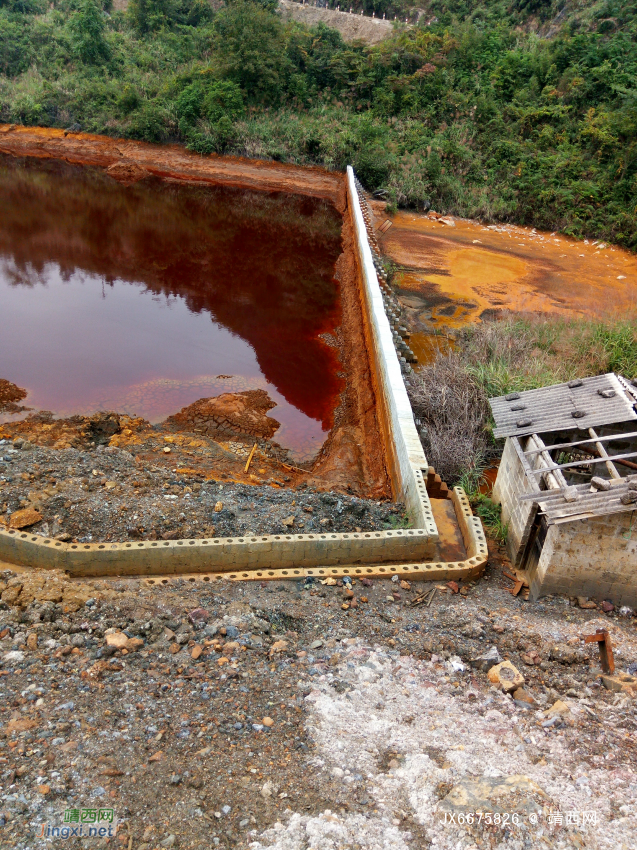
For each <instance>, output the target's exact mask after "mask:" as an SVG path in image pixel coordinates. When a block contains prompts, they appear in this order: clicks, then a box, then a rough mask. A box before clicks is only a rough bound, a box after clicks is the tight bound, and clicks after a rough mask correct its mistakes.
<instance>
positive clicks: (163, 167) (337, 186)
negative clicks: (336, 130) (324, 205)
mask: <svg viewBox="0 0 637 850" xmlns="http://www.w3.org/2000/svg"><path fill="white" fill-rule="evenodd" d="M0 152H1V153H7V154H12V155H13V156H35V157H40V158H42V159H51V158H52V159H63V160H66V161H67V162H70V163H77V164H78V165H96V166H99V167H100V168H105V169H106V170H107V172H108V173H109V174H110V176H111V177H113V178H115V179H116V180H119V181H120V182H122V183H127V184H130V183H136V182H138V181H139V180H142V179H144V178H145V177H148V176H149V175H153V176H154V177H161V178H163V179H172V180H179V181H182V180H183V181H185V182H187V183H190V184H192V183H203V184H214V185H217V186H219V185H222V186H232V187H235V188H240V189H257V190H259V191H273V192H288V193H291V194H300V195H309V196H311V197H315V198H323V199H325V200H328V201H331V202H332V203H333V204H334V205H335V206H336V207H337V209H338V210H339V211H340V212H342V211H343V210H344V208H345V204H346V194H347V191H346V184H345V180H344V179H343V175H342V174H337V173H332V172H330V171H325V170H324V169H322V168H301V167H300V166H295V165H282V164H281V163H278V162H263V161H260V160H250V159H242V158H240V157H230V156H223V157H222V156H214V155H211V156H200V155H199V154H195V153H191V152H190V151H187V150H186V149H185V148H184V147H182V146H180V145H161V146H160V145H151V144H147V143H146V142H134V141H130V140H127V139H110V138H108V137H107V136H94V135H91V134H89V133H67V132H66V131H65V130H57V129H54V128H50V127H20V126H16V125H15V124H0Z"/></svg>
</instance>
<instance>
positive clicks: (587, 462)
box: [530, 449, 637, 475]
mask: <svg viewBox="0 0 637 850" xmlns="http://www.w3.org/2000/svg"><path fill="white" fill-rule="evenodd" d="M542 451H544V449H543V450H542ZM628 457H637V452H628V453H627V454H624V455H610V459H611V460H612V461H618V460H624V458H628ZM593 463H606V458H603V457H598V458H594V457H593V458H588V459H587V460H577V461H573V462H572V463H556V464H555V465H554V466H550V467H547V468H546V469H531V470H530V472H531V474H532V475H544V474H545V473H547V472H552V471H554V470H556V469H571V468H572V467H574V466H590V465H591V464H593Z"/></svg>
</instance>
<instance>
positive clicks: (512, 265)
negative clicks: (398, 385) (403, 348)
mask: <svg viewBox="0 0 637 850" xmlns="http://www.w3.org/2000/svg"><path fill="white" fill-rule="evenodd" d="M377 209H378V208H377ZM377 215H378V218H379V219H381V218H382V219H386V218H387V216H386V215H385V214H384V213H380V211H379V213H378V214H377ZM392 222H393V226H392V227H391V228H390V229H389V230H388V231H387V233H386V234H385V235H384V236H382V237H381V246H382V250H383V251H384V253H385V254H386V255H387V256H389V257H390V258H391V259H392V260H394V262H395V263H396V264H397V265H398V266H399V267H400V268H399V272H398V274H397V275H396V278H395V283H396V286H397V288H398V290H399V293H400V295H401V297H402V298H404V299H406V300H407V303H408V305H409V306H410V307H411V308H412V309H413V310H415V311H416V313H417V315H419V316H420V317H421V320H422V323H423V325H425V326H426V331H424V332H423V333H418V334H415V335H414V336H412V340H411V346H412V348H413V350H414V353H415V354H416V356H417V357H418V360H419V362H430V361H431V359H433V357H434V356H435V352H436V350H438V349H439V348H440V347H444V346H445V345H447V344H448V343H447V335H448V333H449V331H453V330H456V329H458V328H461V327H463V326H466V325H468V324H471V323H473V322H477V321H480V319H481V317H484V316H485V315H488V314H489V312H490V311H501V310H510V311H515V312H530V313H540V314H547V315H548V314H552V315H556V314H559V315H563V316H573V317H575V316H579V317H591V318H592V317H595V318H601V319H603V318H609V317H614V318H616V317H618V316H620V317H625V318H630V317H632V316H634V315H635V313H637V256H635V255H634V254H631V253H629V252H628V251H624V250H622V249H621V248H617V247H614V246H611V245H608V244H607V243H605V242H603V241H602V240H585V241H576V240H574V239H570V238H568V237H566V236H561V235H559V234H554V233H550V234H549V233H541V232H538V231H536V230H534V229H531V228H525V227H517V226H515V225H508V224H507V225H490V226H487V225H482V224H480V223H478V222H474V221H465V220H462V219H455V220H452V222H453V223H452V224H445V223H443V222H441V221H436V220H432V219H430V218H429V217H428V216H426V215H420V214H417V213H410V212H399V213H397V214H396V215H395V216H393V217H392ZM379 235H380V234H379ZM418 311H419V312H418Z"/></svg>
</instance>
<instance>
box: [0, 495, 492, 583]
mask: <svg viewBox="0 0 637 850" xmlns="http://www.w3.org/2000/svg"><path fill="white" fill-rule="evenodd" d="M451 498H452V501H453V503H454V508H455V511H456V517H457V518H458V523H459V526H460V530H461V532H462V536H463V539H464V543H465V548H466V550H467V558H466V559H465V560H464V561H453V562H440V561H435V560H433V559H432V554H433V552H432V541H431V540H429V539H428V537H427V534H426V532H425V531H424V529H398V530H396V531H369V532H362V533H360V534H289V535H282V534H281V535H279V534H276V535H267V536H255V537H231V538H224V539H222V538H218V539H212V540H162V541H147V542H144V543H137V542H135V543H132V542H131V543H62V542H61V541H59V540H54V539H52V538H46V537H40V536H38V535H36V534H29V533H27V532H25V531H13V530H9V531H0V560H1V561H7V562H8V563H13V564H20V565H23V566H26V567H37V568H39V569H59V570H65V571H66V572H68V574H69V575H70V576H72V577H81V576H85V577H89V576H93V577H97V576H125V575H133V576H151V575H156V576H165V575H174V574H177V573H179V574H180V575H182V574H184V573H185V574H188V573H199V574H206V575H207V576H208V577H210V576H213V577H219V578H229V579H232V580H246V579H254V580H259V581H263V580H264V579H283V578H288V579H289V578H297V577H302V576H309V575H313V576H319V577H320V576H328V575H348V574H349V575H359V574H360V575H373V576H387V575H390V574H393V573H397V572H398V573H400V574H405V575H407V576H409V577H411V578H415V579H418V578H421V579H428V580H429V579H441V578H466V577H469V576H472V575H477V574H478V573H479V572H481V571H482V568H483V567H484V564H485V562H486V559H487V544H486V539H485V536H484V532H483V530H482V523H481V522H480V520H479V519H478V517H475V516H473V514H472V512H471V508H470V506H469V501H468V499H467V497H466V495H465V493H464V491H463V490H462V489H461V488H460V487H456V488H454V490H453V491H452V496H451ZM419 553H420V554H419ZM274 565H276V567H275V566H274Z"/></svg>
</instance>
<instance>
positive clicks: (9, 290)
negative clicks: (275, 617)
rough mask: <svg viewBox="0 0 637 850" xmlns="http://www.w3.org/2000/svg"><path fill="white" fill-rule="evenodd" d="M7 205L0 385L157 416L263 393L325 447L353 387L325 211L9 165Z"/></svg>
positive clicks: (303, 446) (299, 203) (33, 398)
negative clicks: (342, 365)
mask: <svg viewBox="0 0 637 850" xmlns="http://www.w3.org/2000/svg"><path fill="white" fill-rule="evenodd" d="M0 210H1V212H0V305H1V312H0V376H1V377H5V378H7V379H9V380H11V381H13V382H14V383H17V384H19V385H20V386H24V387H26V388H27V389H28V390H29V396H28V398H27V400H26V403H28V404H29V405H31V406H33V407H37V408H44V409H49V410H53V411H54V412H55V413H57V414H64V415H66V414H69V413H77V412H92V411H93V410H96V409H103V408H104V407H108V408H111V409H117V410H120V411H122V412H134V413H136V414H138V415H141V416H144V417H146V418H149V419H151V420H152V421H159V420H160V419H162V418H164V417H165V416H167V415H168V414H170V413H174V412H175V411H176V410H178V409H179V408H180V407H183V406H184V405H186V404H189V403H191V402H192V401H195V400H196V399H197V398H201V397H202V396H205V395H214V394H217V393H218V392H223V391H225V390H228V389H232V390H234V389H245V388H251V387H256V386H261V387H263V388H264V389H266V390H267V391H268V392H269V393H270V395H271V397H272V398H273V400H274V401H276V402H277V405H278V406H277V408H276V409H274V410H273V411H272V413H271V415H272V416H274V417H275V418H276V419H278V420H279V421H280V422H281V423H282V427H281V429H280V431H279V432H278V433H277V435H276V437H275V439H277V440H278V441H279V442H281V443H282V444H284V445H286V446H288V447H291V448H294V449H295V450H296V453H297V456H304V455H307V454H308V453H313V452H315V451H316V450H317V449H318V448H319V447H320V444H321V442H322V440H323V439H324V437H325V435H326V433H327V431H328V430H329V428H330V427H331V425H332V418H333V412H334V409H335V406H336V404H337V402H338V394H339V391H340V388H341V382H340V378H339V377H338V374H337V373H338V369H339V361H338V357H337V354H336V349H335V348H334V347H332V346H330V345H329V344H328V342H329V335H330V334H331V333H332V332H333V331H334V329H335V328H336V326H337V325H338V324H339V316H340V306H339V296H338V287H337V285H336V283H335V281H334V280H333V274H334V264H335V262H336V259H337V258H338V255H339V253H340V251H341V237H340V225H341V221H340V217H339V215H338V213H337V212H336V211H335V210H334V209H333V208H332V207H331V206H330V205H329V204H328V203H326V202H324V201H320V200H314V199H307V198H298V197H294V196H283V195H278V196H274V195H266V194H262V193H250V192H245V191H239V190H233V189H225V188H216V187H215V188H211V187H203V186H201V187H198V186H183V185H179V184H176V183H171V182H165V181H160V180H157V179H154V178H150V179H148V180H144V181H143V182H142V183H138V184H136V185H134V186H129V187H123V186H120V185H119V184H117V183H116V182H114V181H113V180H112V179H111V178H109V177H107V176H106V175H105V174H103V173H102V172H100V171H99V170H94V169H82V168H79V167H76V166H70V165H68V164H66V163H63V162H57V161H44V162H40V161H34V160H28V159H25V160H17V159H13V158H9V157H0ZM326 335H327V336H326ZM220 375H221V376H224V375H225V376H230V377H218V376H220Z"/></svg>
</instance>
